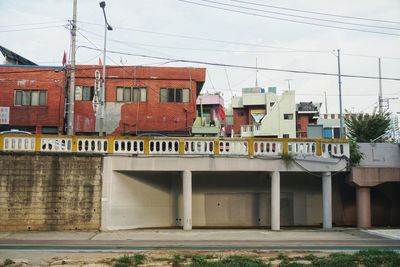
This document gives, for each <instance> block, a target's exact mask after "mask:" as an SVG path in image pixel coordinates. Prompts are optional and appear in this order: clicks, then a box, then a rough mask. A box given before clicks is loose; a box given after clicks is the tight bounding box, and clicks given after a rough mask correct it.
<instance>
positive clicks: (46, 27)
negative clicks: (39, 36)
mask: <svg viewBox="0 0 400 267" xmlns="http://www.w3.org/2000/svg"><path fill="white" fill-rule="evenodd" d="M64 26H65V25H54V26H43V27H30V28H24V29H15V30H0V32H22V31H31V30H42V29H50V28H59V27H64Z"/></svg>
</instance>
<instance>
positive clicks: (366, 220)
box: [356, 187, 371, 228]
mask: <svg viewBox="0 0 400 267" xmlns="http://www.w3.org/2000/svg"><path fill="white" fill-rule="evenodd" d="M356 195H357V227H359V228H370V227H371V189H370V188H369V187H357V189H356Z"/></svg>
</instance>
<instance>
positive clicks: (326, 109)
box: [324, 91, 328, 114]
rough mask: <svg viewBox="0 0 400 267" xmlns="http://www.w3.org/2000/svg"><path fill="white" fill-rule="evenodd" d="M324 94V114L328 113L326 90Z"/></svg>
mask: <svg viewBox="0 0 400 267" xmlns="http://www.w3.org/2000/svg"><path fill="white" fill-rule="evenodd" d="M324 95H325V114H328V100H327V99H326V91H324Z"/></svg>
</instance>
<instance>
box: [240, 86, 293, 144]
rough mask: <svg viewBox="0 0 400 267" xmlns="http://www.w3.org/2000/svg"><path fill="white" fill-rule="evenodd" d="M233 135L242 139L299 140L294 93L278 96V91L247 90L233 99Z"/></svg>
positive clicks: (270, 89)
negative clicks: (275, 138)
mask: <svg viewBox="0 0 400 267" xmlns="http://www.w3.org/2000/svg"><path fill="white" fill-rule="evenodd" d="M232 109H233V121H234V124H233V131H234V133H235V135H239V136H241V137H279V138H295V137H296V123H295V115H296V105H295V93H294V91H285V92H283V93H282V95H277V94H276V88H269V91H268V92H265V90H264V89H263V88H260V87H255V88H243V90H242V96H240V97H233V98H232Z"/></svg>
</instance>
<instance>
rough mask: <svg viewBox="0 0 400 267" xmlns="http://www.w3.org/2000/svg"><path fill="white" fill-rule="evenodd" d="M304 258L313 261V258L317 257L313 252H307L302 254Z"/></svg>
mask: <svg viewBox="0 0 400 267" xmlns="http://www.w3.org/2000/svg"><path fill="white" fill-rule="evenodd" d="M304 259H305V260H307V261H313V260H316V259H318V258H317V256H315V255H313V254H308V255H305V256H304Z"/></svg>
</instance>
